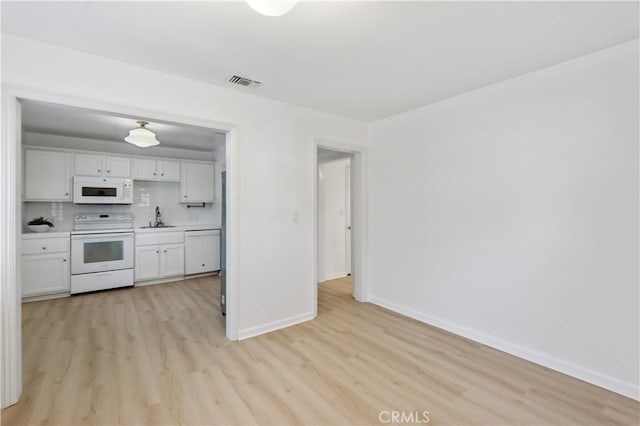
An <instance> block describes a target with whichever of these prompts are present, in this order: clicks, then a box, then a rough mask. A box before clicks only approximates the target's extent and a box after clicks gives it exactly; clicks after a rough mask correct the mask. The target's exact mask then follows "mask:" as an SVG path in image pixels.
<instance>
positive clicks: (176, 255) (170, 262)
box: [159, 244, 184, 278]
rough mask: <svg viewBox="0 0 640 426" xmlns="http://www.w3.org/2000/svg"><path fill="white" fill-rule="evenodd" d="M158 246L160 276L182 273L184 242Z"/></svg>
mask: <svg viewBox="0 0 640 426" xmlns="http://www.w3.org/2000/svg"><path fill="white" fill-rule="evenodd" d="M159 248H160V251H161V252H160V275H161V278H164V277H176V276H180V275H184V244H175V245H164V246H160V247H159Z"/></svg>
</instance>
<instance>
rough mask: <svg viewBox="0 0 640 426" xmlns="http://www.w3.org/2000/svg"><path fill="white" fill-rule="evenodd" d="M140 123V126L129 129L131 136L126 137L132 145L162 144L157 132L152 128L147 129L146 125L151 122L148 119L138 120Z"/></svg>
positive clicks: (141, 146) (144, 146)
mask: <svg viewBox="0 0 640 426" xmlns="http://www.w3.org/2000/svg"><path fill="white" fill-rule="evenodd" d="M136 123H138V124H139V125H140V127H136V128H135V129H133V130H129V136H127V137H126V138H124V140H125V141H126V142H129V143H130V144H132V145H135V146H139V147H140V148H148V147H150V146H155V145H160V142H158V139H156V134H155V133H153V132H152V131H151V130H149V129H147V128H146V127H145V126H146V125H147V124H149V123H148V122H147V121H142V120H140V121H136Z"/></svg>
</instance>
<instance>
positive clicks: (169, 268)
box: [135, 231, 184, 282]
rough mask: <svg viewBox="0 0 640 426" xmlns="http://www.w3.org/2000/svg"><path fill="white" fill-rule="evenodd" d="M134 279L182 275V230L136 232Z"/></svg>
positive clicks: (139, 280) (137, 280) (138, 280)
mask: <svg viewBox="0 0 640 426" xmlns="http://www.w3.org/2000/svg"><path fill="white" fill-rule="evenodd" d="M135 265H136V266H135V281H136V282H141V281H149V280H158V279H164V278H171V277H181V276H183V275H184V232H182V231H158V232H146V233H142V234H136V258H135Z"/></svg>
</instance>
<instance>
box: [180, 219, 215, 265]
mask: <svg viewBox="0 0 640 426" xmlns="http://www.w3.org/2000/svg"><path fill="white" fill-rule="evenodd" d="M184 242H185V274H187V275H189V274H202V273H205V272H212V271H219V270H220V231H219V230H211V231H191V232H186V233H185V237H184Z"/></svg>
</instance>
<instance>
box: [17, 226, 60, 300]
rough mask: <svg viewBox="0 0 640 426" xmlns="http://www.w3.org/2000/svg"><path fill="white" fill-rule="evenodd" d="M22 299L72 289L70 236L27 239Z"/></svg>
mask: <svg viewBox="0 0 640 426" xmlns="http://www.w3.org/2000/svg"><path fill="white" fill-rule="evenodd" d="M22 248H23V249H22V297H23V298H29V297H36V296H45V295H50V294H55V293H65V292H68V291H69V290H70V285H71V276H70V268H69V263H70V261H69V237H68V236H65V237H54V238H46V237H42V238H30V237H26V238H24V237H23V247H22Z"/></svg>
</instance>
